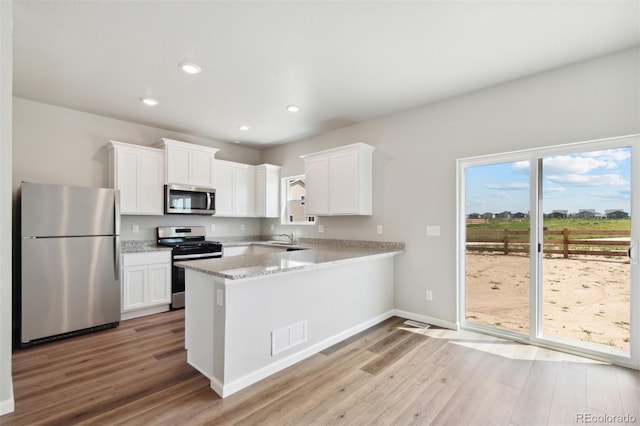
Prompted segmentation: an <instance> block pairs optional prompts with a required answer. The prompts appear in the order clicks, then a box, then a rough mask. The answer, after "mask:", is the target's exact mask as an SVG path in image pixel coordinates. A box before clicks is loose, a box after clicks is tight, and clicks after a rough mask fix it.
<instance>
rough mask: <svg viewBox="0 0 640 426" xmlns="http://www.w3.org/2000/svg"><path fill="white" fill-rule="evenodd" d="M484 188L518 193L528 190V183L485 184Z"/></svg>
mask: <svg viewBox="0 0 640 426" xmlns="http://www.w3.org/2000/svg"><path fill="white" fill-rule="evenodd" d="M485 186H486V187H487V188H489V189H501V190H504V191H518V190H521V189H528V188H529V184H528V183H487V184H485Z"/></svg>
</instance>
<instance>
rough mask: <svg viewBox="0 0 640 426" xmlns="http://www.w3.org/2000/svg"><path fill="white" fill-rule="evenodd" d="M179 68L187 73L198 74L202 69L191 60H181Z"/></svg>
mask: <svg viewBox="0 0 640 426" xmlns="http://www.w3.org/2000/svg"><path fill="white" fill-rule="evenodd" d="M180 68H181V69H182V71H184V72H186V73H187V74H199V73H200V71H202V68H200V67H199V66H198V65H196V64H193V63H191V62H182V63H181V64H180Z"/></svg>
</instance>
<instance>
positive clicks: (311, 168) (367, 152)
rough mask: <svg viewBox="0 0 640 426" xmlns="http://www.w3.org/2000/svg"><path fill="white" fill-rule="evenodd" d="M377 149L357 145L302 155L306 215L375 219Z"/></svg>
mask: <svg viewBox="0 0 640 426" xmlns="http://www.w3.org/2000/svg"><path fill="white" fill-rule="evenodd" d="M374 149H375V148H374V147H372V146H371V145H367V144H364V143H356V144H352V145H347V146H343V147H339V148H334V149H329V150H326V151H321V152H315V153H312V154H307V155H302V156H301V158H302V159H303V160H304V163H305V176H306V183H307V188H306V214H307V215H316V216H342V215H371V214H372V181H373V151H374Z"/></svg>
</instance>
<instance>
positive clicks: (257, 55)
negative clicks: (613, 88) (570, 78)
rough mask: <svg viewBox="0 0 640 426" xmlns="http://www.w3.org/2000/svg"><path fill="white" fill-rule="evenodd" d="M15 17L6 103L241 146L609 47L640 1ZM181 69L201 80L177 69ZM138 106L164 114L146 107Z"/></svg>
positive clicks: (54, 11) (37, 4)
mask: <svg viewBox="0 0 640 426" xmlns="http://www.w3.org/2000/svg"><path fill="white" fill-rule="evenodd" d="M13 9H14V95H15V96H18V97H23V98H27V99H32V100H36V101H40V102H45V103H50V104H54V105H60V106H64V107H68V108H73V109H78V110H83V111H88V112H92V113H96V114H101V115H105V116H109V117H114V118H118V119H123V120H128V121H133V122H137V123H142V124H147V125H151V126H155V127H160V128H165V129H168V130H174V131H179V132H184V133H189V134H193V135H198V136H202V137H206V138H210V139H215V140H220V141H225V142H233V141H240V143H243V144H245V145H249V146H264V145H265V144H274V143H283V142H290V141H295V140H299V139H302V138H305V137H308V136H311V135H314V134H318V133H322V132H326V131H328V130H331V129H335V128H339V127H343V126H346V125H350V124H353V123H357V122H361V121H364V120H368V119H371V118H373V117H377V116H381V115H384V114H389V113H393V112H396V111H400V110H403V109H408V108H413V107H416V106H420V105H424V104H428V103H431V102H434V101H437V100H441V99H444V98H448V97H451V96H455V95H458V94H461V93H465V92H469V91H473V90H477V89H480V88H483V87H487V86H490V85H494V84H497V83H500V82H504V81H508V80H512V79H516V78H520V77H523V76H526V75H530V74H534V73H537V72H541V71H544V70H547V69H551V68H555V67H559V66H563V65H566V64H570V63H573V62H577V61H581V60H584V59H588V58H592V57H597V56H601V55H604V54H607V53H610V52H615V51H619V50H622V49H625V48H629V47H632V46H635V45H638V44H639V37H640V36H639V31H640V1H638V0H633V1H612V0H605V1H576V0H573V1H543V0H542V1H422V2H420V1H411V2H409V1H407V2H404V1H375V2H369V1H351V2H346V1H324V2H323V1H316V2H311V1H299V2H292V1H288V2H287V1H285V2H272V1H254V2H247V1H235V2H232V1H131V2H125V1H86V2H81V1H19V0H18V1H15V3H14V7H13ZM182 61H191V62H195V63H197V64H199V65H200V66H201V67H202V69H203V71H202V73H201V74H199V75H187V74H185V73H183V72H182V71H181V70H180V69H179V67H178V64H179V63H180V62H182ZM142 96H152V97H155V98H157V99H158V100H159V101H160V104H159V105H158V106H156V107H147V106H144V105H143V104H142V103H141V102H140V98H141V97H142ZM289 104H296V105H299V106H300V108H301V110H300V112H298V113H296V114H292V113H289V112H287V111H286V109H285V107H286V106H287V105H289ZM239 124H248V125H250V126H251V130H249V131H248V132H243V131H241V130H239V129H238V125H239Z"/></svg>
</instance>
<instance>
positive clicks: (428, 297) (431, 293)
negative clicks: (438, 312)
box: [426, 290, 433, 301]
mask: <svg viewBox="0 0 640 426" xmlns="http://www.w3.org/2000/svg"><path fill="white" fill-rule="evenodd" d="M426 297H427V300H428V301H432V300H433V291H431V290H427V294H426Z"/></svg>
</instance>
